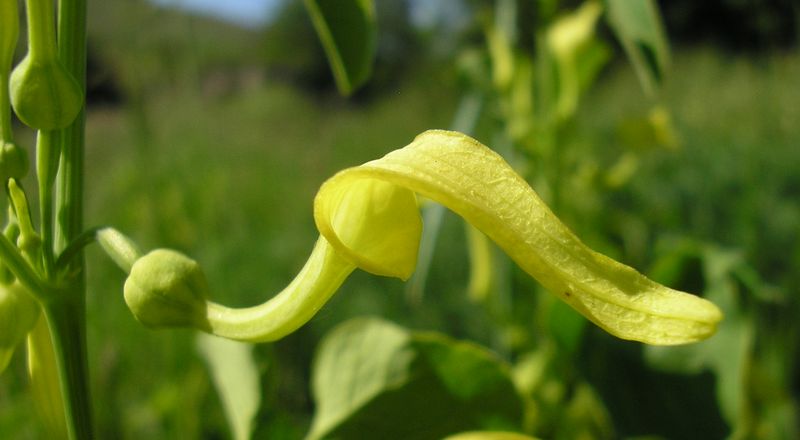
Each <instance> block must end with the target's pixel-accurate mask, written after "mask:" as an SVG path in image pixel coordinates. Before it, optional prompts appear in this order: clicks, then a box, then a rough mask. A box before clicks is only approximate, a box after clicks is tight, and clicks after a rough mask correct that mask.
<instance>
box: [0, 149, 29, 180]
mask: <svg viewBox="0 0 800 440" xmlns="http://www.w3.org/2000/svg"><path fill="white" fill-rule="evenodd" d="M26 174H28V153H27V152H26V151H25V149H24V148H22V147H20V146H19V145H17V144H16V143H14V142H2V145H0V181H2V182H5V181H6V180H8V179H12V178H13V179H17V180H21V179H22V178H23V177H25V175H26Z"/></svg>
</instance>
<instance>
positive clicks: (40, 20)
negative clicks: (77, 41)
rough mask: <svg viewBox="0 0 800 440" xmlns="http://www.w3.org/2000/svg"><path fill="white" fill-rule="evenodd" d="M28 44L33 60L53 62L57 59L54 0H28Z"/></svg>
mask: <svg viewBox="0 0 800 440" xmlns="http://www.w3.org/2000/svg"><path fill="white" fill-rule="evenodd" d="M25 5H26V7H27V8H28V13H27V15H28V44H29V53H30V56H31V57H32V58H36V59H40V60H51V59H55V57H56V35H55V17H54V16H53V2H52V0H28V1H27V2H25Z"/></svg>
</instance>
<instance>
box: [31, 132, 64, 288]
mask: <svg viewBox="0 0 800 440" xmlns="http://www.w3.org/2000/svg"><path fill="white" fill-rule="evenodd" d="M55 136H56V134H55V133H54V132H52V131H49V130H40V131H39V135H38V137H37V140H36V176H37V178H38V181H39V182H38V183H39V222H40V223H41V224H40V225H39V228H40V232H41V236H42V263H43V264H42V267H43V268H44V273H45V276H46V277H50V276H51V275H52V274H53V265H54V261H55V257H54V256H53V247H54V243H55V238H54V236H53V184H54V183H55V180H56V173H57V172H58V160H59V149H60V148H59V145H58V144H57V143H56V139H55Z"/></svg>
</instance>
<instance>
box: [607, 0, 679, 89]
mask: <svg viewBox="0 0 800 440" xmlns="http://www.w3.org/2000/svg"><path fill="white" fill-rule="evenodd" d="M606 7H607V9H608V12H607V14H608V15H607V18H608V23H609V25H610V26H611V28H612V29H613V30H614V33H615V34H616V35H617V38H618V39H619V41H620V43H622V47H623V48H624V49H625V53H627V54H628V58H629V59H630V60H631V63H633V67H634V69H635V70H636V75H637V76H638V78H639V82H640V83H641V84H642V87H643V88H644V90H645V92H647V93H649V94H653V93H654V92H655V91H656V90H657V89H658V88H659V87H660V86H661V83H662V82H663V79H664V73H665V71H666V68H667V64H668V63H669V47H668V45H667V37H666V35H665V33H664V27H663V25H662V23H661V15H660V13H659V10H658V5H657V4H656V2H655V1H654V0H606Z"/></svg>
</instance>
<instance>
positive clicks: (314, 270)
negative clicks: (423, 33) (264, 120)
mask: <svg viewBox="0 0 800 440" xmlns="http://www.w3.org/2000/svg"><path fill="white" fill-rule="evenodd" d="M416 194H419V195H422V196H424V197H427V198H430V199H432V200H435V201H437V202H439V203H441V204H443V205H444V206H446V207H448V208H449V209H451V210H452V211H454V212H456V213H457V214H459V215H460V216H462V217H463V218H464V219H465V220H467V221H468V222H469V223H471V224H472V225H473V226H475V227H476V228H478V229H479V230H481V231H482V232H483V233H485V234H486V235H487V236H488V237H490V238H491V239H492V240H493V241H494V242H495V243H497V244H498V245H499V246H500V248H502V249H503V250H504V251H505V252H506V253H507V254H508V255H509V256H510V257H511V258H512V259H513V260H514V261H515V262H516V263H517V264H518V265H519V266H520V267H521V268H522V269H523V270H524V271H525V272H527V273H528V274H529V275H531V276H532V277H534V278H535V279H537V280H538V281H539V282H540V283H541V284H542V285H543V286H545V287H546V288H547V289H548V290H550V291H551V292H553V293H554V294H556V295H557V296H559V297H560V298H561V299H562V300H564V301H565V302H567V303H568V304H569V305H571V306H572V307H573V308H575V309H576V310H577V311H578V312H580V313H581V314H583V315H584V316H585V317H586V318H588V319H589V320H591V321H593V322H594V323H595V324H597V325H598V326H600V327H602V328H603V329H605V330H606V331H608V332H609V333H611V334H613V335H615V336H617V337H620V338H622V339H631V340H637V341H641V342H645V343H648V344H657V345H673V344H683V343H689V342H695V341H698V340H701V339H705V338H707V337H709V336H711V335H712V334H713V333H714V332H715V330H716V326H717V324H718V322H719V321H720V320H721V319H722V313H721V312H720V311H719V309H718V308H717V307H716V306H715V305H714V304H712V303H711V302H709V301H707V300H705V299H702V298H699V297H697V296H693V295H690V294H688V293H684V292H680V291H677V290H673V289H670V288H668V287H665V286H662V285H661V284H658V283H656V282H654V281H652V280H650V279H648V278H646V277H645V276H643V275H641V274H640V273H638V272H637V271H636V270H634V269H632V268H630V267H628V266H626V265H624V264H621V263H619V262H617V261H614V260H612V259H610V258H608V257H606V256H604V255H601V254H599V253H597V252H594V251H593V250H591V249H589V248H588V247H587V246H586V245H584V244H583V243H582V242H581V241H580V240H579V239H578V238H577V237H576V236H575V235H574V234H573V233H572V232H571V231H570V230H569V229H568V228H567V227H566V226H565V225H564V224H563V223H561V221H559V220H558V218H557V217H556V216H555V214H553V213H552V212H551V211H550V209H549V208H548V207H547V206H546V205H545V204H544V202H542V200H541V199H540V198H539V197H538V195H537V194H536V193H535V192H534V191H533V189H531V187H530V186H529V185H528V184H527V182H525V180H523V179H522V177H520V176H519V175H518V174H516V173H515V172H514V170H513V169H512V168H511V167H510V166H509V165H508V164H507V163H506V162H505V161H504V160H503V159H502V158H501V157H500V156H499V155H498V154H496V153H495V152H493V151H492V150H490V149H489V148H487V147H485V146H484V145H482V144H481V143H479V142H478V141H476V140H474V139H472V138H470V137H468V136H466V135H463V134H460V133H456V132H448V131H441V130H432V131H427V132H425V133H422V134H421V135H419V136H418V137H417V138H416V139H414V141H413V142H412V143H411V144H410V145H408V146H406V147H405V148H402V149H399V150H395V151H393V152H391V153H389V154H387V155H386V156H384V157H383V158H381V159H378V160H374V161H371V162H368V163H365V164H363V165H361V166H358V167H354V168H349V169H346V170H343V171H341V172H339V173H338V174H336V175H335V176H333V177H332V178H330V179H329V180H328V181H326V182H325V183H324V184H323V185H322V187H321V188H320V190H319V192H318V193H317V196H316V198H315V201H314V219H315V221H316V225H317V228H318V229H319V231H320V234H321V237H320V239H319V240H318V242H317V245H316V246H315V248H314V251H313V252H312V255H311V257H310V258H309V260H308V262H307V263H306V266H305V267H304V268H303V269H302V271H301V272H300V273H299V274H298V276H297V277H296V278H295V280H294V281H293V282H292V283H291V284H290V285H289V286H288V287H287V288H286V289H285V290H284V291H282V292H281V293H280V294H278V295H277V296H275V297H274V298H272V299H270V300H269V301H267V302H266V303H264V304H262V305H259V306H255V307H251V308H245V309H231V308H226V307H224V306H221V305H218V304H215V303H212V302H208V301H205V300H203V301H205V304H206V306H205V307H204V308H200V309H198V308H197V307H189V308H187V310H191V311H189V312H187V313H194V314H195V316H194V317H193V318H192V319H189V320H188V321H191V322H194V323H195V326H196V327H199V328H200V329H202V330H205V331H209V332H211V333H214V334H216V335H219V336H222V337H227V338H231V339H238V340H244V341H251V342H256V341H269V340H274V339H278V338H280V337H282V336H285V335H286V334H288V333H290V332H292V331H293V330H295V329H296V328H297V327H299V326H301V325H302V324H304V323H305V322H307V321H308V320H309V319H310V318H311V317H312V316H313V315H314V314H315V313H316V312H317V311H318V310H319V308H320V307H322V305H323V304H324V303H325V302H326V301H327V300H328V298H330V296H331V295H332V294H333V293H334V292H335V291H336V289H338V287H339V286H340V285H341V283H342V282H343V281H344V279H345V278H346V277H347V276H348V275H349V274H350V272H351V271H352V270H353V269H354V268H356V267H358V268H360V269H363V270H365V271H367V272H370V273H373V274H376V275H383V276H392V277H398V278H401V279H407V278H408V277H409V276H410V275H411V273H412V272H413V270H414V267H415V265H416V258H417V250H418V246H419V239H420V234H421V231H422V222H421V219H420V215H419V209H418V206H417V202H416ZM145 258H146V257H143V258H142V259H140V261H141V260H144V259H145ZM137 266H139V261H137V263H136V264H134V265H133V268H132V270H131V275H130V277H129V279H128V282H126V300H127V299H128V290H129V289H128V284H129V283H131V284H135V280H136V279H139V280H145V279H147V278H148V277H150V276H151V274H150V273H148V272H152V271H148V270H144V269H143V270H137ZM132 280H134V281H132ZM169 281H170V283H173V284H174V283H175V282H176V280H174V279H170V280H169ZM140 284H141V285H143V284H142V283H140ZM168 284H169V283H168ZM178 284H180V281H179V280H178ZM198 284H203V283H198V282H196V280H194V281H192V285H198ZM170 289H171V287H169V286H168V287H166V288H163V289H161V290H160V293H159V297H160V298H162V299H163V298H164V297H168V296H169V292H168V291H169V290H170ZM182 289H183V290H182ZM182 289H173V290H176V291H181V292H183V291H184V290H185V286H184V287H183V288H182ZM148 290H153V289H148V288H145V289H137V291H139V293H138V294H137V295H139V296H142V297H147V296H148V295H147V291H148ZM204 295H205V292H203V293H202V295H201V297H202V298H204ZM150 296H152V295H150ZM184 296H185V295H184ZM129 304H131V301H129ZM132 310H133V311H134V314H136V313H137V312H136V310H134V308H133V307H132ZM198 310H199V311H198ZM197 314H202V316H197ZM137 317H139V316H138V315H137ZM140 320H141V321H143V322H145V320H144V319H142V318H140ZM148 324H150V325H159V323H158V322H149V323H148ZM169 324H170V323H162V324H161V325H169ZM172 324H174V323H172Z"/></svg>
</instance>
